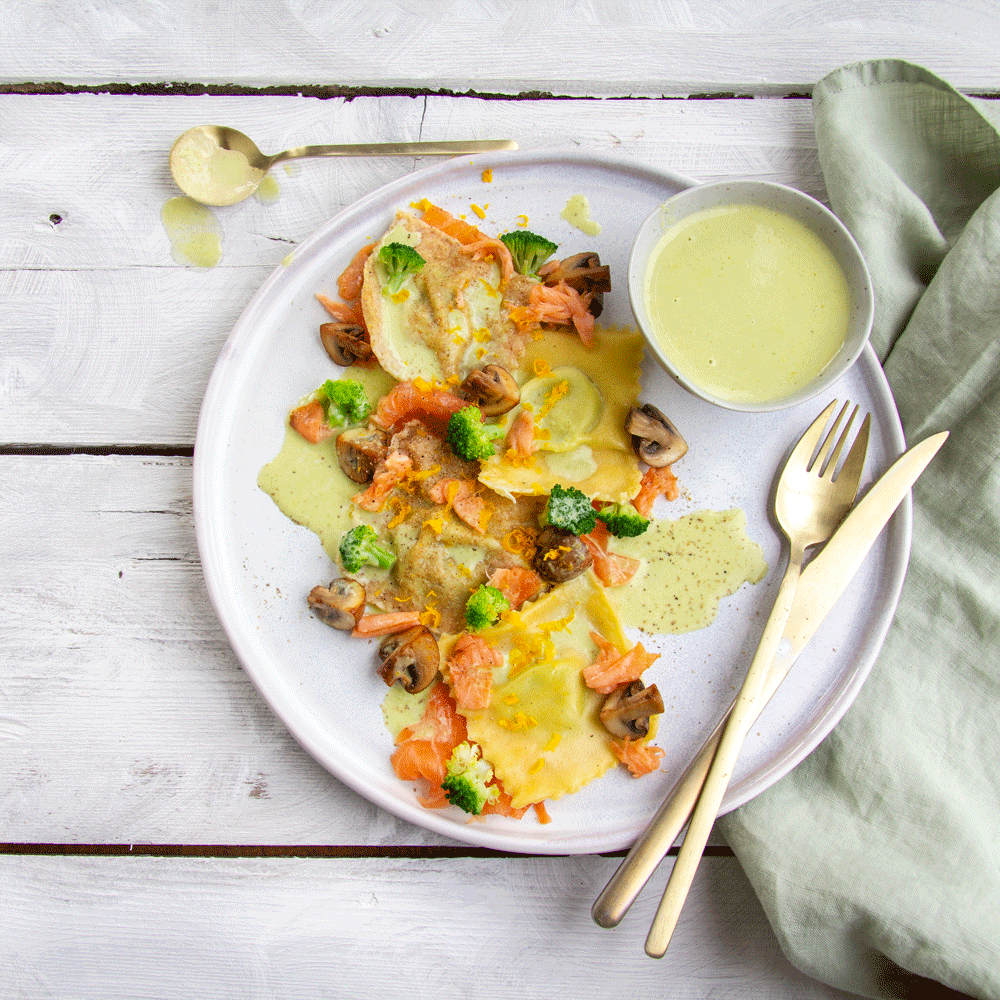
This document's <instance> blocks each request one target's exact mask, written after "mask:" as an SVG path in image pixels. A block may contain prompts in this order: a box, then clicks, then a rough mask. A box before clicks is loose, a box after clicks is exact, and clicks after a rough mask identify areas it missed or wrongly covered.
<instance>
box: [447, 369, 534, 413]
mask: <svg viewBox="0 0 1000 1000" xmlns="http://www.w3.org/2000/svg"><path fill="white" fill-rule="evenodd" d="M458 394H459V395H460V396H461V397H462V398H463V399H467V400H468V401H469V402H470V403H475V404H476V405H477V406H478V407H479V409H480V410H482V412H483V416H484V417H497V416H499V415H500V414H501V413H506V412H507V411H508V410H513V409H514V407H515V406H517V404H518V403H519V402H520V401H521V390H520V389H519V388H518V386H517V382H516V381H515V380H514V376H513V375H511V374H510V372H509V371H507V369H506V368H502V367H501V366H500V365H486V366H484V367H483V368H473V369H472V371H471V372H469V374H468V375H466V377H465V381H464V382H463V383H462V384H461V385H460V386H459V389H458Z"/></svg>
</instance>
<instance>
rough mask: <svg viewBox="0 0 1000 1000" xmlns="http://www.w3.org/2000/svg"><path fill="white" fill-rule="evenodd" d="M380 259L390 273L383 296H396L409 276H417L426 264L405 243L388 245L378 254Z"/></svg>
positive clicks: (383, 288) (383, 289)
mask: <svg viewBox="0 0 1000 1000" xmlns="http://www.w3.org/2000/svg"><path fill="white" fill-rule="evenodd" d="M378 259H379V260H380V261H381V262H382V264H383V265H384V267H385V269H386V271H387V272H388V277H387V278H386V282H385V284H384V285H383V286H382V294H383V295H396V294H397V293H398V292H399V290H400V288H402V287H403V282H404V281H405V280H406V276H407V275H409V274H416V273H417V272H418V271H419V270H420V269H421V268H422V267H423V266H424V264H425V263H426V261H425V260H424V258H423V257H421V256H420V254H418V253H417V251H416V250H414V249H413V247H411V246H407V244H405V243H386V245H385V246H384V247H382V249H381V250H379V252H378Z"/></svg>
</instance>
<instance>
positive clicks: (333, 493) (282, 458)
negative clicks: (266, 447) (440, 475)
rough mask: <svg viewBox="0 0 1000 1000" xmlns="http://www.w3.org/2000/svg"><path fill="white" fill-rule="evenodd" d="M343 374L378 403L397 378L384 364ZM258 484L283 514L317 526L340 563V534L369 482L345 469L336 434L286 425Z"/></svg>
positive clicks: (350, 523)
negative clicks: (322, 435) (314, 440)
mask: <svg viewBox="0 0 1000 1000" xmlns="http://www.w3.org/2000/svg"><path fill="white" fill-rule="evenodd" d="M340 378H344V379H355V380H356V381H358V382H360V383H361V384H362V385H363V386H364V388H365V393H366V394H367V396H368V399H369V400H370V401H371V402H372V404H373V405H374V404H375V401H376V400H378V399H379V398H380V397H381V396H383V395H385V393H386V392H388V391H389V388H390V387H391V386H392V384H393V381H394V380H393V379H392V377H391V376H389V375H386V374H385V372H383V371H382V370H381V369H376V368H360V367H353V368H345V369H343V371H342V372H341V373H340ZM257 485H258V486H259V487H260V488H261V489H262V490H263V491H264V492H265V493H266V494H267V495H268V496H269V497H270V498H271V499H272V500H273V501H274V502H275V503H276V504H277V505H278V509H279V510H280V511H281V512H282V514H284V515H285V516H286V517H288V518H290V519H291V520H292V521H294V522H295V523H296V524H301V525H303V526H304V527H306V528H309V530H310V531H314V532H315V533H316V534H317V535H318V536H319V538H320V541H321V542H322V543H323V549H324V551H325V552H326V554H327V555H328V556H329V557H330V559H331V560H332V561H333V562H334V563H336V562H337V556H338V548H339V546H340V538H341V536H342V535H343V534H344V532H345V531H347V530H348V529H349V528H351V527H353V524H354V522H353V521H352V520H351V498H352V497H354V496H356V495H357V494H358V493H360V492H361V491H362V490H363V489H364V488H365V487H364V486H363V485H360V484H359V483H355V482H353V481H352V480H351V479H348V477H347V476H345V475H344V473H343V471H342V470H341V468H340V463H339V462H338V461H337V445H336V437H335V436H331V437H329V438H327V439H326V440H325V441H321V442H320V443H319V444H310V443H309V442H308V441H306V439H305V438H304V437H302V435H300V434H299V433H297V432H296V431H293V430H292V429H291V427H289V426H286V427H285V439H284V442H283V443H282V446H281V450H280V451H279V452H278V454H277V455H276V456H275V457H274V458H273V459H272V460H271V461H270V462H268V463H267V465H265V466H264V467H263V468H262V469H261V470H260V472H259V473H258V475H257ZM355 509H356V508H355Z"/></svg>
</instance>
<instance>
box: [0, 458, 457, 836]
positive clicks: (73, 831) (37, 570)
mask: <svg viewBox="0 0 1000 1000" xmlns="http://www.w3.org/2000/svg"><path fill="white" fill-rule="evenodd" d="M0 469H2V472H0V482H3V483H4V510H5V514H4V517H5V527H4V532H3V535H2V547H0V564H2V565H3V566H4V567H5V571H4V574H3V577H2V579H0V595H2V596H0V603H2V605H3V607H4V609H5V612H4V622H3V625H2V627H0V647H2V649H3V654H2V659H3V663H4V679H3V693H4V703H5V707H4V708H3V710H2V714H0V802H2V803H3V810H2V811H3V815H4V820H5V821H4V830H3V839H4V840H5V841H6V842H8V843H20V842H41V843H46V842H57V841H58V842H65V843H77V844H79V843H96V844H101V843H121V842H123V841H124V842H130V843H131V842H142V843H247V844H266V843H286V844H295V843H301V844H310V843H316V844H331V843H332V844H337V843H354V844H390V843H392V844H425V843H440V844H445V843H449V841H448V840H447V839H446V838H442V837H435V836H432V835H430V834H426V833H424V832H423V831H422V830H418V829H417V828H415V827H411V826H410V825H409V824H407V823H404V822H402V821H399V820H396V819H395V818H394V817H392V816H389V815H388V814H386V813H383V812H381V811H380V810H378V809H376V808H375V807H374V806H372V805H370V804H369V803H368V802H366V801H365V800H363V799H362V798H360V797H359V796H358V795H356V794H355V793H354V792H352V791H350V790H349V789H348V788H346V787H345V786H344V785H342V784H340V782H338V781H336V780H335V779H334V778H332V777H331V776H330V775H329V774H328V773H327V772H326V771H325V770H323V769H322V768H321V767H319V765H317V764H316V763H315V762H314V761H312V759H311V758H309V757H308V756H307V755H306V754H305V753H304V751H302V749H301V748H300V747H299V746H298V744H297V743H296V742H295V741H294V739H293V738H292V737H291V736H290V735H289V733H288V731H287V730H286V729H285V728H284V726H283V725H282V724H281V723H280V722H279V721H278V720H277V719H276V718H275V717H274V716H273V715H272V714H271V712H270V710H269V709H268V707H267V705H266V704H265V703H264V702H263V700H262V699H261V698H260V697H259V696H258V695H257V692H256V690H255V689H254V688H253V686H252V685H251V683H250V682H249V680H248V679H247V677H246V675H245V674H244V673H243V671H242V670H241V668H240V667H239V664H238V663H237V661H236V659H235V657H234V656H233V654H232V651H231V650H230V648H229V646H228V643H227V642H226V640H225V636H224V634H223V632H222V630H221V627H220V626H219V624H218V621H217V619H216V618H215V614H214V611H213V609H212V607H211V603H210V602H209V600H208V596H207V593H206V591H205V588H204V583H203V580H202V577H201V569H200V565H199V563H198V558H197V548H196V543H195V539H194V525H193V521H192V513H191V497H190V471H191V470H190V460H188V459H155V458H136V457H127V458H123V457H89V456H54V457H53V456H48V457H23V456H20V457H11V456H7V457H3V458H0Z"/></svg>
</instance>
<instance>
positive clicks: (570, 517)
mask: <svg viewBox="0 0 1000 1000" xmlns="http://www.w3.org/2000/svg"><path fill="white" fill-rule="evenodd" d="M542 524H543V525H546V524H550V525H552V527H553V528H564V529H565V530H566V531H572V532H573V534H574V535H586V534H587V533H588V532H590V531H593V530H594V527H595V526H596V525H597V512H596V511H595V510H594V508H593V505H592V504H591V502H590V497H588V496H587V494H586V493H582V492H581V491H580V490H578V489H577V488H576V487H575V486H566V487H562V486H560V485H559V484H558V483H556V484H555V485H554V486H553V487H552V492H551V493H550V494H549V499H548V500H547V501H546V503H545V510H543V511H542Z"/></svg>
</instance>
